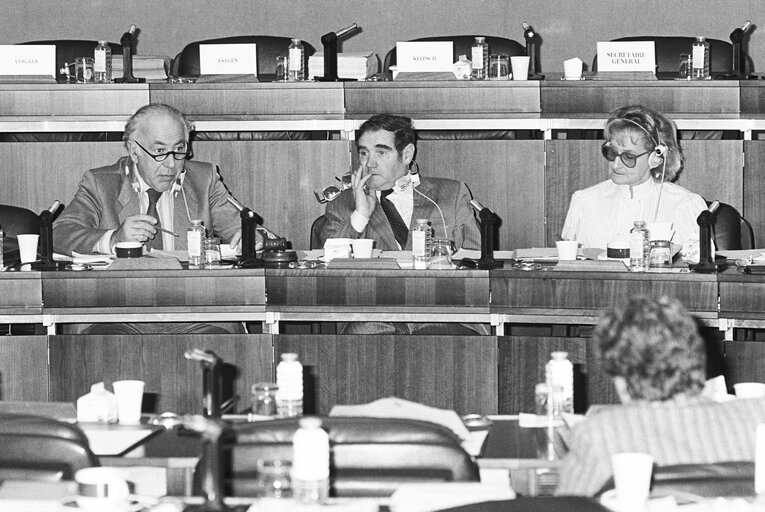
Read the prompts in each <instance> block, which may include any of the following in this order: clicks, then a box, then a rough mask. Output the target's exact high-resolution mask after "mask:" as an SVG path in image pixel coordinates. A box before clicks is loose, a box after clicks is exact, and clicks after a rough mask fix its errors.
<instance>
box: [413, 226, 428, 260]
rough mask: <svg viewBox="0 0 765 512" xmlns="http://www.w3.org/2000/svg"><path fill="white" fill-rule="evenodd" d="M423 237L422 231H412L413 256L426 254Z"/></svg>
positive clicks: (424, 234) (424, 236) (424, 235)
mask: <svg viewBox="0 0 765 512" xmlns="http://www.w3.org/2000/svg"><path fill="white" fill-rule="evenodd" d="M425 238H426V233H425V232H424V231H412V255H413V256H420V257H424V256H428V255H427V254H425Z"/></svg>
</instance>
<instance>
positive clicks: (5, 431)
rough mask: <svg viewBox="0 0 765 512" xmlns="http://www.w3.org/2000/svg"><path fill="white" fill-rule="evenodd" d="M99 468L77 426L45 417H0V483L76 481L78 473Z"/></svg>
mask: <svg viewBox="0 0 765 512" xmlns="http://www.w3.org/2000/svg"><path fill="white" fill-rule="evenodd" d="M98 465H99V463H98V459H97V458H96V456H95V455H94V454H93V452H92V451H90V448H89V447H88V440H87V438H86V437H85V434H83V433H82V431H81V430H80V429H79V428H77V427H76V426H75V425H72V424H69V423H66V422H63V421H59V420H56V419H53V418H46V417H43V416H33V415H27V414H3V415H0V481H1V480H46V481H57V480H72V479H73V478H74V473H75V472H76V471H77V470H79V469H82V468H87V467H91V466H98Z"/></svg>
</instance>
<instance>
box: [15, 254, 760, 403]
mask: <svg viewBox="0 0 765 512" xmlns="http://www.w3.org/2000/svg"><path fill="white" fill-rule="evenodd" d="M678 270H679V269H678ZM764 286H765V278H764V277H763V276H757V275H754V276H750V275H744V274H740V273H738V272H736V270H735V268H731V269H727V270H725V271H723V272H721V273H719V274H693V273H688V272H678V271H673V272H670V273H630V272H627V271H626V270H625V271H624V272H596V271H568V270H566V271H560V270H555V268H554V267H553V266H546V267H543V268H542V269H540V270H533V271H524V270H513V269H512V267H510V266H509V265H508V268H504V269H496V270H491V271H487V270H451V271H436V270H404V269H401V270H380V269H364V268H353V269H333V268H316V269H306V270H300V269H220V270H169V271H154V270H147V271H125V270H116V271H109V270H105V271H89V272H75V271H60V272H4V273H0V322H3V323H10V324H23V323H28V324H39V325H41V326H44V327H41V328H42V329H44V330H42V331H41V332H40V331H38V332H37V333H36V334H31V335H11V336H4V337H2V338H0V354H2V356H3V357H2V358H0V379H1V380H2V388H1V389H2V399H5V400H26V401H29V400H31V401H70V402H71V401H74V400H75V399H76V398H77V397H79V396H81V395H82V394H84V393H85V392H87V390H88V389H89V388H90V385H91V384H93V383H94V382H99V381H106V382H107V383H109V382H111V381H113V380H119V379H125V378H139V379H142V380H145V381H146V383H147V387H146V389H147V393H148V395H147V396H149V397H150V404H149V406H150V407H151V409H150V411H151V412H157V413H159V412H163V411H174V412H179V413H193V412H199V411H200V410H201V406H202V405H201V404H202V374H201V369H200V368H198V367H197V365H196V364H195V363H192V362H189V361H187V360H186V359H185V358H184V357H183V354H184V352H185V351H186V350H188V349H190V348H202V349H206V350H212V351H214V352H216V354H218V356H220V357H221V358H222V359H223V360H224V361H225V362H226V363H227V364H229V365H230V366H231V371H232V372H234V373H233V375H235V376H234V377H233V384H232V386H233V389H231V390H229V391H230V393H231V394H232V395H238V396H239V403H238V405H237V410H243V409H245V408H247V407H248V406H249V396H250V388H251V386H252V385H253V384H255V383H257V382H260V381H271V380H272V379H273V378H274V371H275V364H276V363H277V362H278V360H279V354H281V353H283V352H296V353H297V354H298V357H299V360H300V361H302V362H303V364H304V366H305V372H304V382H305V387H306V393H307V395H306V410H307V412H315V413H319V414H326V413H327V412H328V411H329V409H330V408H331V407H332V406H333V405H335V404H352V403H365V402H369V401H372V400H375V399H377V398H380V397H383V396H391V395H395V396H399V397H402V398H407V399H410V400H413V401H418V402H422V403H426V404H429V405H433V406H437V407H444V408H452V409H455V410H457V412H459V413H460V414H469V413H480V414H517V413H519V412H527V411H532V410H533V409H534V402H533V400H534V386H535V384H536V383H537V382H541V381H543V380H544V365H545V363H546V362H547V360H548V359H549V354H550V352H552V351H554V350H566V351H568V352H569V358H570V359H571V360H572V361H573V363H574V365H575V373H576V379H577V380H576V388H577V390H578V392H577V394H576V396H575V406H576V407H577V410H580V411H584V410H585V408H586V407H587V406H588V405H589V404H593V403H609V402H615V401H616V399H617V397H616V395H615V393H614V391H613V389H612V385H611V383H610V378H609V377H608V376H607V375H605V374H604V373H603V372H602V371H601V370H600V369H599V367H598V361H597V356H596V351H595V346H594V341H593V340H592V338H590V337H589V336H588V335H587V330H588V328H589V327H591V326H592V325H594V324H595V323H596V322H597V319H598V316H599V315H600V314H601V313H602V312H604V311H608V310H611V309H613V308H614V307H615V306H616V305H617V304H619V303H620V302H622V301H623V300H625V299H626V298H627V297H629V296H631V295H635V294H646V295H651V296H657V297H658V296H661V295H669V296H674V297H676V298H678V299H679V300H680V301H681V302H682V303H683V304H684V305H685V306H686V307H687V309H688V310H689V311H690V312H691V313H692V314H693V315H694V316H695V317H696V318H697V319H698V320H699V322H700V325H701V326H702V327H703V328H702V332H703V333H705V334H704V335H705V337H706V338H707V342H708V344H709V347H708V348H709V350H708V353H709V354H711V355H715V354H716V355H717V359H714V358H711V357H710V365H709V367H710V368H711V369H712V371H715V372H718V373H720V374H724V375H725V376H726V378H727V380H728V383H729V384H732V383H735V382H741V381H758V380H760V381H761V380H763V378H765V375H763V370H762V365H760V364H759V363H758V361H760V360H761V359H760V356H761V355H762V354H761V353H762V349H761V348H760V346H761V343H758V342H757V341H748V339H747V337H746V336H747V334H748V330H750V329H759V328H763V327H765V308H763V304H762V301H763V299H762V296H763V293H762V292H763V287H764ZM189 321H192V322H224V321H225V322H228V321H237V322H247V323H248V324H250V325H254V326H255V327H256V329H253V330H254V331H259V332H257V333H253V334H249V333H248V334H230V335H173V334H158V335H140V336H139V335H82V334H76V332H77V331H76V330H75V331H72V330H70V329H68V327H71V326H76V325H80V324H89V323H101V322H106V323H113V322H189ZM346 321H388V322H390V321H403V322H435V323H441V324H443V323H481V324H485V325H487V326H491V327H493V330H492V331H493V332H492V333H491V334H488V335H472V336H464V335H364V336H350V335H348V336H344V335H338V334H336V333H335V331H334V326H335V325H334V322H346ZM257 327H260V328H257ZM72 332H75V334H72Z"/></svg>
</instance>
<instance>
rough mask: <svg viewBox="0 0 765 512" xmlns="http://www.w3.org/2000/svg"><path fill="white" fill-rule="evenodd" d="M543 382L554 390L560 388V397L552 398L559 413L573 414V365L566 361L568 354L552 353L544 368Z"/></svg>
mask: <svg viewBox="0 0 765 512" xmlns="http://www.w3.org/2000/svg"><path fill="white" fill-rule="evenodd" d="M545 381H546V383H547V384H548V385H550V386H552V387H553V389H556V388H555V387H556V386H560V388H559V389H560V390H561V396H560V397H553V400H554V401H555V402H557V403H559V404H560V407H558V404H555V407H558V408H559V409H560V412H562V413H563V412H567V413H573V412H574V365H573V364H572V363H571V361H569V360H568V352H553V353H552V354H551V359H550V361H549V362H548V363H547V365H546V366H545Z"/></svg>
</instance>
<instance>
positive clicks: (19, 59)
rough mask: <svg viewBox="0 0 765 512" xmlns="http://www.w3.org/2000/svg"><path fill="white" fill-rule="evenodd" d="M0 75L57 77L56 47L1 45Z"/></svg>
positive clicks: (50, 45)
mask: <svg viewBox="0 0 765 512" xmlns="http://www.w3.org/2000/svg"><path fill="white" fill-rule="evenodd" d="M0 75H3V76H9V75H16V76H41V75H42V76H52V77H55V76H56V46H55V45H52V44H41V45H36V44H30V45H27V44H19V45H16V44H3V45H0Z"/></svg>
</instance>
